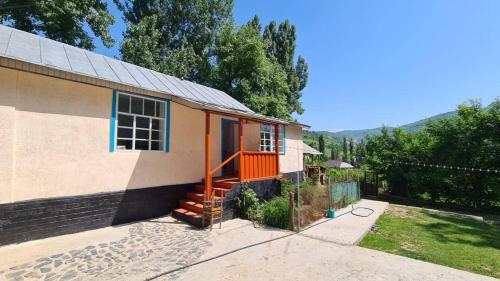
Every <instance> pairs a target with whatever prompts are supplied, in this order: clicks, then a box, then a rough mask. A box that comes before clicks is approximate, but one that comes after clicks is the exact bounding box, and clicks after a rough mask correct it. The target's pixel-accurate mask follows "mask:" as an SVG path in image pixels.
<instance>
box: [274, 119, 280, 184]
mask: <svg viewBox="0 0 500 281" xmlns="http://www.w3.org/2000/svg"><path fill="white" fill-rule="evenodd" d="M278 130H279V126H278V124H275V125H274V148H275V149H274V150H275V153H276V175H279V174H280V140H279V137H280V134H279V131H278Z"/></svg>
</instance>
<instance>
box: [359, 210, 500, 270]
mask: <svg viewBox="0 0 500 281" xmlns="http://www.w3.org/2000/svg"><path fill="white" fill-rule="evenodd" d="M360 245H361V246H362V247H366V248H371V249H375V250H380V251H384V252H388V253H392V254H396V255H401V256H406V257H410V258H414V259H419V260H423V261H428V262H432V263H436V264H440V265H444V266H449V267H453V268H457V269H461V270H466V271H470V272H474V273H478V274H483V275H488V276H492V277H495V278H500V225H493V224H487V223H484V222H480V221H475V220H472V219H468V218H463V217H458V216H453V215H449V214H445V213H436V212H429V211H426V210H423V209H416V208H407V207H400V206H394V205H391V206H390V207H389V209H388V211H387V212H386V213H384V214H383V215H382V216H381V217H380V218H379V220H378V221H377V224H376V226H375V229H374V231H372V232H370V233H369V234H368V235H367V236H366V237H365V239H363V241H362V242H361V244H360Z"/></svg>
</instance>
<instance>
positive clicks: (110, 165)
mask: <svg viewBox="0 0 500 281" xmlns="http://www.w3.org/2000/svg"><path fill="white" fill-rule="evenodd" d="M306 127H307V126H306V125H303V124H299V123H295V122H289V121H286V120H281V119H276V118H271V117H266V116H263V115H260V114H257V113H255V112H253V111H252V110H250V109H249V108H247V107H246V106H244V105H243V104H241V103H239V102H238V101H236V100H235V99H233V98H231V97H230V96H229V95H227V94H226V93H224V92H221V91H219V90H216V89H212V88H209V87H206V86H202V85H199V84H196V83H192V82H189V81H185V80H181V79H178V78H175V77H171V76H168V75H164V74H161V73H158V72H155V71H152V70H149V69H146V68H143V67H139V66H136V65H132V64H129V63H126V62H122V61H119V60H116V59H112V58H109V57H105V56H102V55H99V54H96V53H92V52H89V51H86V50H82V49H79V48H75V47H73V46H69V45H66V44H62V43H59V42H56V41H53V40H49V39H46V38H42V37H40V36H37V35H34V34H30V33H26V32H22V31H19V30H16V29H12V28H9V27H5V26H1V25H0V245H5V244H10V243H18V242H22V241H27V240H32V239H38V238H43V237H49V236H54V235H61V234H67V233H74V232H78V231H84V230H89V229H95V228H100V227H105V226H109V225H114V224H120V223H126V222H130V221H135V220H141V219H147V218H152V217H157V216H161V215H165V214H169V213H173V215H174V216H176V217H178V218H181V219H184V220H187V221H189V222H191V223H193V224H197V223H198V224H199V221H200V210H202V209H200V206H202V205H201V204H200V203H201V200H203V199H204V198H210V197H211V196H212V194H214V191H215V190H224V191H225V192H227V193H228V197H227V200H228V201H227V202H228V203H227V204H229V205H230V204H231V202H234V201H235V200H233V199H234V197H235V196H236V194H237V190H238V188H241V183H248V184H249V186H250V187H251V188H254V189H255V190H257V193H258V194H259V195H260V196H261V197H266V196H267V197H269V196H271V195H272V194H273V193H276V192H279V190H278V191H277V190H276V180H275V178H276V177H277V176H278V175H282V176H284V177H289V178H291V179H295V178H296V175H297V174H302V170H303V163H302V146H303V143H302V129H303V128H306ZM229 207H230V206H229ZM232 211H233V210H232V209H231V208H227V213H225V215H226V217H228V218H229V217H231V216H233V215H234V214H233V213H232Z"/></svg>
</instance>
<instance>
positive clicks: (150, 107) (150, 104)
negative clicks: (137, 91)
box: [144, 99, 155, 116]
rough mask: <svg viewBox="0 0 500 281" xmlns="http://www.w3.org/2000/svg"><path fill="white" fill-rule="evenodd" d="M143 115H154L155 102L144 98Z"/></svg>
mask: <svg viewBox="0 0 500 281" xmlns="http://www.w3.org/2000/svg"><path fill="white" fill-rule="evenodd" d="M144 115H148V116H154V115H155V102H154V101H152V100H146V99H145V100H144Z"/></svg>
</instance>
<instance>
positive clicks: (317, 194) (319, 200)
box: [289, 172, 361, 230]
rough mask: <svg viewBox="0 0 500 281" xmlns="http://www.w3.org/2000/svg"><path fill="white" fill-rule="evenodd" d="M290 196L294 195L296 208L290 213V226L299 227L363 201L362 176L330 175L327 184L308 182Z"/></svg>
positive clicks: (350, 174)
mask: <svg viewBox="0 0 500 281" xmlns="http://www.w3.org/2000/svg"><path fill="white" fill-rule="evenodd" d="M297 194H298V195H297ZM290 196H293V197H294V200H293V201H294V208H293V209H294V211H293V212H290V216H291V217H290V221H292V226H291V229H295V230H299V229H301V228H304V227H306V226H308V225H310V224H311V223H313V222H315V221H317V220H319V219H321V218H324V217H330V218H331V217H332V216H333V215H332V214H333V213H334V212H335V211H337V210H339V209H342V208H345V207H347V206H348V205H350V204H352V203H354V202H356V201H358V200H360V199H361V191H360V182H359V176H358V175H357V174H356V173H355V172H348V173H344V174H342V175H339V174H336V175H329V176H328V177H327V179H326V181H325V184H321V183H319V182H314V181H311V180H309V181H305V182H303V183H302V184H301V185H300V188H297V189H296V190H294V191H293V192H292V194H290ZM289 202H292V198H290V201H289ZM292 216H293V217H292Z"/></svg>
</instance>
